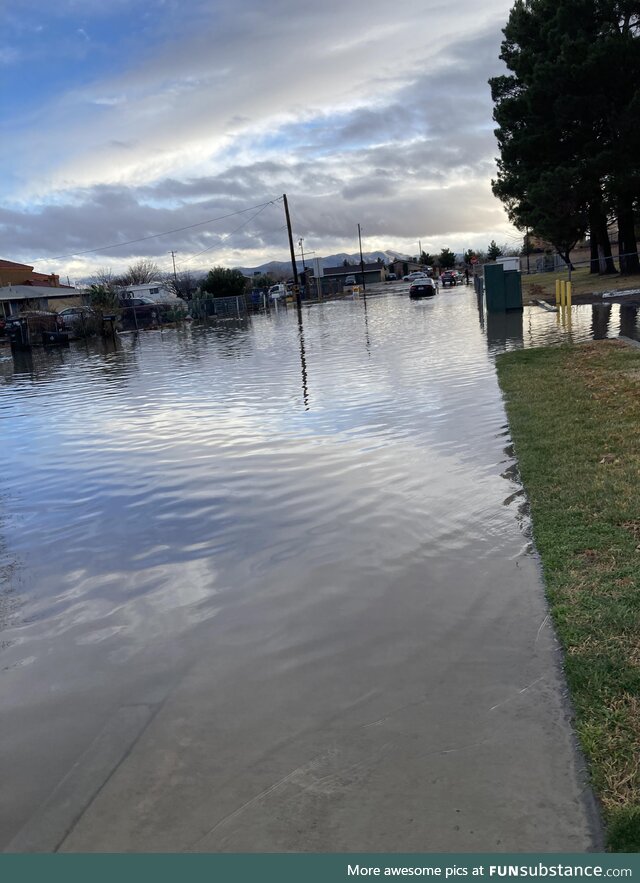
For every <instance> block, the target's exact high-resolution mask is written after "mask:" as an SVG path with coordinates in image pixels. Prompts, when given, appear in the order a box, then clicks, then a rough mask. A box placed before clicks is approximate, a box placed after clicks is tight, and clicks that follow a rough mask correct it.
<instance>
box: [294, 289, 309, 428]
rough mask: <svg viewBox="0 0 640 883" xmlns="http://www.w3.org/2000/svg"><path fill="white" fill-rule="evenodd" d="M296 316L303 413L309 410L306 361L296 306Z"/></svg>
mask: <svg viewBox="0 0 640 883" xmlns="http://www.w3.org/2000/svg"><path fill="white" fill-rule="evenodd" d="M296 312H297V314H298V339H299V342H300V366H301V369H302V401H303V402H304V409H305V411H308V410H309V387H308V383H307V359H306V356H305V351H304V326H303V322H302V309H301V307H300V305H299V304H298V305H297V310H296Z"/></svg>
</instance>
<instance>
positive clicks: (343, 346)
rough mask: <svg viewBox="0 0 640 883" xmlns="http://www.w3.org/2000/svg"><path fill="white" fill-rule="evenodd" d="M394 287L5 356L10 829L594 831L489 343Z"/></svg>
mask: <svg viewBox="0 0 640 883" xmlns="http://www.w3.org/2000/svg"><path fill="white" fill-rule="evenodd" d="M619 333H620V334H625V335H627V336H631V337H635V338H636V339H637V338H638V337H640V334H639V332H638V322H637V310H636V309H635V308H633V307H621V306H618V305H605V306H597V307H577V308H574V310H573V313H572V316H571V321H570V323H569V325H567V322H565V323H564V324H563V323H562V322H561V320H560V317H559V316H558V315H557V314H555V313H547V312H545V311H543V310H542V309H539V308H537V307H535V308H526V309H525V311H524V313H523V314H519V313H518V314H509V315H506V316H498V317H495V316H489V317H487V316H486V315H485V314H484V312H483V311H482V310H481V309H479V305H478V300H477V297H476V295H475V294H474V293H473V291H472V290H471V289H470V288H466V289H463V290H453V291H449V290H445V291H441V293H440V294H439V295H438V296H437V297H436V298H435V299H433V300H430V301H418V302H412V301H409V299H408V298H407V297H406V296H402V295H400V294H398V293H394V292H393V291H390V292H388V293H386V294H383V295H381V296H376V297H370V298H368V300H367V302H366V303H364V302H363V301H350V302H334V303H326V304H324V305H320V306H314V307H310V308H305V309H304V310H303V325H302V327H300V325H299V323H298V318H297V313H296V310H295V309H289V310H288V311H283V310H280V312H278V313H272V314H271V315H256V316H252V317H250V318H249V319H248V320H245V321H239V322H229V323H220V324H219V325H216V326H213V325H212V326H208V327H190V328H189V327H186V328H183V329H178V330H172V331H165V332H163V333H159V332H158V333H153V332H147V333H144V334H141V335H140V336H139V337H135V336H130V337H121V338H119V340H118V341H117V342H111V341H106V342H92V343H89V344H88V345H85V344H82V343H76V344H73V345H72V346H71V348H70V349H69V350H56V351H53V352H43V351H34V353H33V357H32V358H31V357H24V356H23V357H21V358H19V359H18V360H17V361H16V362H15V363H14V360H13V359H12V356H11V353H10V351H9V350H8V348H5V349H3V350H0V432H1V433H2V451H3V455H4V456H3V460H4V463H3V466H4V468H3V479H2V484H1V485H0V669H1V670H0V700H1V704H0V708H1V715H2V723H1V733H2V737H1V740H0V764H1V770H0V774H1V776H2V783H3V787H2V789H1V792H0V846H1V847H2V848H4V849H18V850H26V849H29V850H38V851H40V850H42V851H52V850H55V849H60V850H62V851H67V850H68V851H84V852H86V851H129V850H131V851H165V850H167V851H175V852H178V851H185V850H186V851H189V850H202V851H212V852H218V851H230V852H235V851H237V852H241V851H279V852H286V851H316V852H326V851H335V852H349V851H377V850H387V851H404V852H412V851H417V852H423V851H430V852H438V851H443V852H446V851H490V850H495V851H499V852H500V851H510V850H512V851H531V852H534V851H538V850H539V851H549V852H551V851H564V852H582V851H585V850H587V849H590V848H593V846H594V844H595V845H597V842H598V840H597V838H598V833H597V826H596V825H595V823H594V821H593V817H592V814H591V807H590V800H589V795H588V793H587V792H586V790H585V788H584V784H583V780H582V778H581V776H582V773H581V770H580V759H579V757H578V756H577V754H576V753H575V750H574V744H573V739H572V734H571V730H570V726H569V722H568V711H567V708H566V707H565V704H564V699H563V695H562V690H563V683H562V681H561V679H560V676H559V673H558V667H557V666H558V656H557V650H556V645H555V641H554V638H553V635H552V633H551V632H550V629H549V627H548V621H547V619H546V606H545V603H544V597H543V592H542V584H541V581H540V576H539V572H538V566H537V560H536V558H535V556H534V555H532V553H531V547H530V541H529V536H528V521H527V514H526V507H525V505H524V499H523V494H522V490H521V487H520V485H519V484H518V480H517V474H516V469H515V462H514V459H513V453H512V450H511V448H510V446H509V432H508V427H507V426H506V417H505V412H504V407H503V404H502V400H501V395H500V391H499V388H498V384H497V380H496V376H495V368H494V362H493V357H494V355H495V354H496V353H497V352H500V351H503V350H504V349H505V348H507V349H509V348H514V347H519V346H530V345H541V344H543V343H546V342H550V343H560V342H562V341H564V340H568V339H572V340H574V341H578V340H586V339H590V338H591V337H593V336H596V337H601V336H606V335H607V334H609V335H613V336H616V335H617V334H619Z"/></svg>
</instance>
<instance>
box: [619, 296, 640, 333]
mask: <svg viewBox="0 0 640 883" xmlns="http://www.w3.org/2000/svg"><path fill="white" fill-rule="evenodd" d="M620 334H622V335H624V336H625V337H630V338H631V339H632V340H637V339H638V306H637V305H636V304H620Z"/></svg>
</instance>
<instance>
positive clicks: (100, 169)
mask: <svg viewBox="0 0 640 883" xmlns="http://www.w3.org/2000/svg"><path fill="white" fill-rule="evenodd" d="M187 6H188V8H189V11H190V14H191V15H192V17H193V22H194V28H193V30H192V31H191V32H190V33H187V34H186V35H185V34H183V35H182V36H181V37H180V39H178V38H176V39H174V40H169V39H167V42H166V43H165V44H164V45H161V46H158V47H155V48H154V47H141V52H140V57H139V59H138V58H133V59H128V60H127V62H126V64H123V67H122V69H121V72H120V73H119V74H118V75H116V76H111V77H109V78H104V79H102V80H101V81H99V82H92V83H88V84H86V85H84V86H82V87H80V86H79V87H77V88H76V89H74V90H72V91H68V92H67V93H66V94H62V95H59V96H58V98H57V99H56V100H55V101H54V102H52V103H51V105H50V107H49V108H48V109H47V112H46V119H47V120H48V121H50V120H55V122H54V123H52V124H48V128H47V132H46V137H42V136H40V137H38V138H34V137H33V132H32V131H31V130H30V126H29V125H28V124H27V125H25V126H24V127H23V128H22V130H21V132H20V137H21V139H22V144H21V151H20V159H21V162H20V169H19V170H18V169H16V172H15V175H17V174H18V173H19V172H22V174H23V178H22V181H21V182H20V181H18V184H17V185H16V188H15V189H14V191H13V194H12V195H13V199H12V200H11V199H9V202H8V203H7V204H9V205H13V209H7V210H5V211H4V212H2V213H0V223H3V224H4V225H5V226H4V229H3V238H4V241H5V248H7V249H12V252H11V254H12V255H13V256H14V257H16V256H22V257H24V258H26V257H29V255H31V256H37V255H38V254H40V253H42V254H47V253H48V254H51V255H55V254H66V253H67V252H68V251H75V250H77V251H81V250H84V249H85V248H91V247H92V246H96V245H100V244H102V243H105V244H106V243H109V242H114V241H120V240H124V239H132V238H136V237H137V236H144V235H151V233H154V232H159V231H161V230H168V229H172V228H175V227H178V226H182V225H183V224H188V223H190V222H193V223H195V222H197V221H198V220H200V219H203V218H206V217H213V216H217V215H219V214H221V213H224V212H225V211H227V210H233V209H234V208H241V207H246V206H249V205H253V204H257V203H260V202H262V201H264V200H267V199H270V198H272V197H274V196H278V195H280V194H281V193H282V192H287V193H288V194H289V195H290V199H291V203H292V211H293V213H294V217H295V223H296V225H297V227H298V229H299V232H300V233H302V234H304V235H305V236H307V237H315V238H316V239H317V248H316V249H315V250H316V251H320V252H322V251H325V252H326V251H337V250H339V246H341V245H343V244H346V243H348V242H349V240H350V238H351V236H352V230H353V226H354V223H356V222H361V223H362V225H363V228H366V229H368V231H369V235H370V236H371V237H373V238H374V239H375V242H376V243H377V245H376V246H373V245H370V246H368V247H371V248H373V247H383V248H386V247H389V246H392V247H393V246H395V247H400V248H401V249H402V244H403V243H404V249H405V250H406V249H407V243H408V242H409V241H411V242H412V243H413V242H414V240H415V239H417V238H422V239H423V240H424V241H427V242H431V237H433V242H434V243H435V242H436V241H440V239H442V238H443V237H444V238H448V237H459V238H460V237H462V238H464V239H465V240H467V239H468V238H469V237H472V236H475V235H477V236H482V237H483V242H484V239H485V238H486V236H487V235H490V236H497V237H498V238H500V236H501V235H502V232H503V231H507V230H509V229H511V228H510V227H509V225H508V224H507V222H506V219H505V216H504V213H503V211H502V209H501V207H500V205H499V204H498V203H497V202H496V201H495V200H494V199H493V197H492V196H491V193H490V188H489V183H488V182H489V179H490V177H491V175H492V174H493V173H494V161H493V158H494V155H495V153H496V147H495V143H494V137H493V134H492V128H493V124H492V121H491V102H490V96H489V89H488V86H487V78H488V77H489V76H491V75H492V74H493V73H495V72H496V71H497V70H499V67H498V64H499V63H498V59H497V54H498V47H499V43H500V38H501V34H500V27H501V25H502V24H503V22H504V20H505V19H506V15H507V12H508V3H507V2H505V3H502V2H501V3H498V4H496V5H495V7H494V8H493V9H492V10H491V11H489V12H487V11H486V10H480V11H479V10H478V9H477V6H476V4H475V3H474V2H471V0H461V2H459V3H458V4H457V7H456V9H455V10H452V9H451V7H450V5H445V4H436V3H425V2H424V0H398V2H396V3H395V4H393V5H392V6H389V4H387V3H383V2H382V0H370V2H369V3H368V4H367V5H366V6H364V5H363V4H362V3H360V2H346V3H345V2H344V0H342V2H338V0H327V2H325V3H324V4H322V5H321V6H314V7H313V8H309V9H307V8H299V6H298V5H295V4H293V3H292V2H291V0H273V2H272V3H270V4H259V3H258V2H257V0H255V2H254V0H240V2H234V3H232V2H230V0H219V2H216V3H213V4H212V3H208V2H207V3H205V2H202V3H200V2H196V0H192V2H191V3H189V4H187ZM195 23H197V25H198V26H197V28H196V27H195ZM205 24H207V25H208V27H205ZM41 122H42V116H41V117H40V118H39V119H38V120H37V121H35V125H38V126H41ZM10 196H11V194H10ZM280 226H281V225H280V224H279V221H278V220H277V219H274V218H273V216H272V213H270V212H265V213H264V215H261V216H260V219H259V220H257V221H256V223H255V224H254V225H250V226H249V227H247V228H246V230H244V231H242V232H241V233H239V234H238V235H237V236H235V237H234V241H233V242H232V241H229V242H227V244H226V246H225V248H224V249H222V250H221V251H220V252H219V253H218V257H219V259H220V260H222V259H231V258H232V257H233V256H235V255H237V254H238V253H241V250H242V249H243V248H246V257H245V259H242V260H241V261H240V262H241V263H244V264H249V263H251V260H250V259H251V258H253V259H254V262H255V263H259V262H261V261H262V260H268V259H270V258H271V257H273V258H280V257H282V256H283V255H282V253H283V252H285V251H286V250H285V249H284V248H283V247H282V246H283V243H282V231H281V229H280ZM231 228H232V227H231V226H228V227H227V228H225V229H216V230H211V231H206V230H197V231H195V232H192V233H188V234H187V233H185V234H183V235H180V236H179V237H174V238H172V239H171V240H170V244H169V247H173V248H178V249H180V250H181V251H182V252H183V253H188V252H190V251H191V252H195V251H198V250H201V249H202V248H205V247H207V244H210V243H211V241H212V240H211V237H212V235H213V234H219V235H222V234H224V233H227V232H229V230H230V229H231ZM214 240H215V237H214ZM168 243H169V240H166V239H159V240H151V241H150V242H148V243H145V245H144V249H145V250H144V252H142V253H144V254H150V255H152V256H153V255H160V254H164V253H165V252H166V250H167V245H168ZM396 243H397V245H396ZM378 244H379V245H378ZM444 244H447V243H446V242H441V243H440V247H441V245H444ZM473 244H476V245H479V244H480V243H479V242H478V243H473ZM484 244H485V245H486V243H484ZM429 247H431V246H429ZM433 247H434V248H435V247H436V246H435V245H434V246H433ZM453 247H457V246H456V245H455V243H454V244H453ZM276 250H279V252H278V253H274V252H275V251H276ZM348 250H351V247H350V246H349V247H348ZM125 251H126V250H124V249H123V250H120V258H119V259H120V260H123V261H124V260H127V259H128V258H129V257H134V256H136V254H139V253H141V252H135V251H134V252H130V253H126V254H125ZM112 254H113V255H115V254H117V252H114V253H112ZM212 254H213V253H212ZM108 256H109V255H107V257H108ZM218 257H217V258H216V259H218ZM96 262H99V263H100V264H101V265H103V264H104V263H106V259H105V257H104V256H99V257H97V258H93V259H89V258H85V259H83V261H81V262H79V264H78V266H80V265H82V266H88V265H89V264H90V263H92V264H94V265H95V263H96Z"/></svg>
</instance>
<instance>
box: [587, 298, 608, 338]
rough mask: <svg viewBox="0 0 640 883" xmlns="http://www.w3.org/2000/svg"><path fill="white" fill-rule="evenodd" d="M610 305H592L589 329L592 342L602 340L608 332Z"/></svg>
mask: <svg viewBox="0 0 640 883" xmlns="http://www.w3.org/2000/svg"><path fill="white" fill-rule="evenodd" d="M611 308H612V305H611V304H592V306H591V329H592V332H593V339H594V340H603V339H604V338H605V337H607V335H608V332H609V323H610V322H611Z"/></svg>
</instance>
